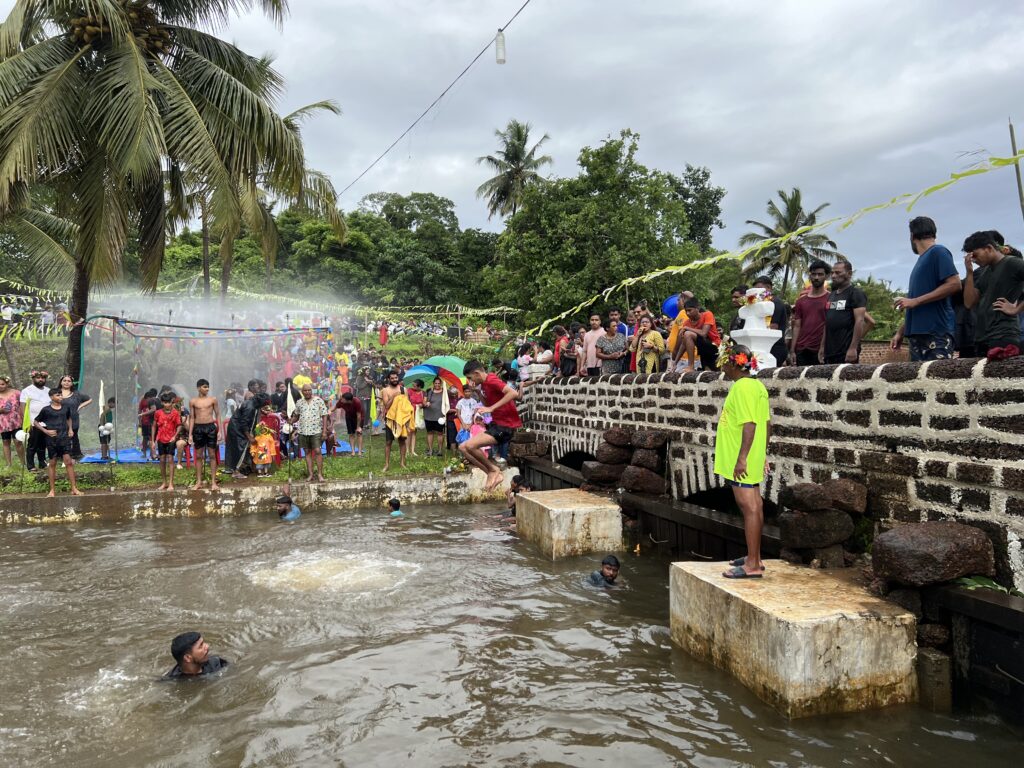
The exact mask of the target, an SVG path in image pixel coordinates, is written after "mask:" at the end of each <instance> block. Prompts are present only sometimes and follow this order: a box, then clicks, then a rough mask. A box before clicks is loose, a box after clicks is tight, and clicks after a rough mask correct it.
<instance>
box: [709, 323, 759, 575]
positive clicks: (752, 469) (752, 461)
mask: <svg viewBox="0 0 1024 768" xmlns="http://www.w3.org/2000/svg"><path fill="white" fill-rule="evenodd" d="M720 349H721V353H720V355H719V358H718V363H719V367H720V368H721V369H722V372H723V373H725V377H726V378H727V379H729V381H731V382H732V386H731V387H730V388H729V394H728V395H727V396H726V398H725V404H724V405H723V406H722V415H721V416H720V417H719V419H718V428H717V429H716V431H715V474H716V475H721V476H722V477H723V478H725V483H726V485H728V486H730V487H731V488H732V494H733V498H735V499H736V505H737V506H738V507H739V508H740V511H742V512H743V533H744V535H745V537H746V540H747V556H746V557H741V558H738V559H736V560H733V561H732V562H731V563H729V565H730V566H731V567H730V568H729V570H727V571H725V573H723V574H722V575H723V576H725V577H726V578H727V579H759V578H761V572H762V571H763V570H764V566H763V565H762V563H761V530H762V528H763V527H764V502H763V500H762V498H761V482H762V481H763V480H764V477H765V475H766V474H767V473H768V470H769V467H768V456H767V454H768V434H769V431H770V429H771V425H770V421H769V420H770V418H771V413H770V411H769V408H768V390H767V389H765V387H764V384H762V383H761V382H760V381H758V380H757V379H755V378H753V377H751V375H750V374H751V372H752V371H755V370H756V369H757V359H756V358H755V357H754V355H753V354H751V352H750V350H749V349H748V348H747V347H745V346H743V345H742V344H734V343H732V341H731V340H730V341H729V342H728V343H726V344H723V345H722V346H721V347H720Z"/></svg>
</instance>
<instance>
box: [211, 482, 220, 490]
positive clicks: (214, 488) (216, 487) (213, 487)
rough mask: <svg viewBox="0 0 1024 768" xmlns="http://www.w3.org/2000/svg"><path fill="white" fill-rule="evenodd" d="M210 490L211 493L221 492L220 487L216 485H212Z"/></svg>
mask: <svg viewBox="0 0 1024 768" xmlns="http://www.w3.org/2000/svg"><path fill="white" fill-rule="evenodd" d="M210 490H211V491H219V490H220V486H219V485H217V484H216V483H210Z"/></svg>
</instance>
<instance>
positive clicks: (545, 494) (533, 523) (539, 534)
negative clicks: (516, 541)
mask: <svg viewBox="0 0 1024 768" xmlns="http://www.w3.org/2000/svg"><path fill="white" fill-rule="evenodd" d="M516 533H518V534H519V536H521V537H522V538H523V539H525V540H527V541H531V542H533V543H534V544H536V545H537V547H538V548H539V549H540V551H541V552H542V553H544V554H545V555H547V556H548V557H550V558H551V559H552V560H557V559H558V558H560V557H574V556H576V555H584V554H587V553H588V552H615V551H617V550H620V549H622V516H621V513H620V511H619V505H618V504H616V503H615V502H614V501H610V500H609V499H607V498H605V497H604V496H598V495H597V494H593V493H587V492H585V491H580V490H577V489H575V488H565V489H562V490H559V491H533V492H530V493H521V494H519V495H518V496H516Z"/></svg>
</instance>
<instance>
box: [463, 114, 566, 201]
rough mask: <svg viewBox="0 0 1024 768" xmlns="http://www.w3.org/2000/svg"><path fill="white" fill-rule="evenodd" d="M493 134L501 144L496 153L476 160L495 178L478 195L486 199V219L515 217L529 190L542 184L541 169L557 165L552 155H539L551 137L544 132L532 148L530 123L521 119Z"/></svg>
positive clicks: (482, 185) (477, 192)
mask: <svg viewBox="0 0 1024 768" xmlns="http://www.w3.org/2000/svg"><path fill="white" fill-rule="evenodd" d="M494 135H495V136H497V137H498V140H499V141H500V142H501V147H500V148H499V149H498V152H497V154H495V155H485V156H483V157H478V158H477V160H476V161H477V162H478V163H481V164H483V165H486V166H488V167H489V168H490V169H491V170H492V171H494V174H495V175H494V176H492V177H491V178H490V179H488V180H487V181H485V182H484V183H483V184H481V185H480V186H479V188H477V190H476V194H477V197H486V198H487V218H492V217H493V216H494V214H500V215H502V216H509V215H512V216H514V215H515V213H516V211H517V210H519V206H520V205H521V204H522V201H523V196H524V194H525V192H526V190H527V189H528V188H530V187H531V186H535V185H536V184H538V183H540V182H541V181H542V178H541V175H540V173H539V171H540V169H541V167H543V166H545V165H550V164H551V163H552V162H554V161H553V160H552V159H551V156H550V155H541V156H539V157H538V156H537V151H538V150H539V149H540V147H541V145H542V144H543V143H544V142H545V141H547V140H548V139H549V138H550V137H549V136H548V135H547V134H546V133H545V134H544V135H543V136H542V137H541V139H540V141H538V142H537V143H536V144H534V145H533V146H532V147H530V146H529V143H530V124H529V123H520V122H519V121H518V120H509V121H508V125H506V126H505V129H504V130H495V131H494Z"/></svg>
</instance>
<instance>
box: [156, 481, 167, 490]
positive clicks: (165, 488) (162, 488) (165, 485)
mask: <svg viewBox="0 0 1024 768" xmlns="http://www.w3.org/2000/svg"><path fill="white" fill-rule="evenodd" d="M157 490H158V491H166V490H167V483H164V484H162V485H161V486H160V487H159V488H157Z"/></svg>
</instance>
